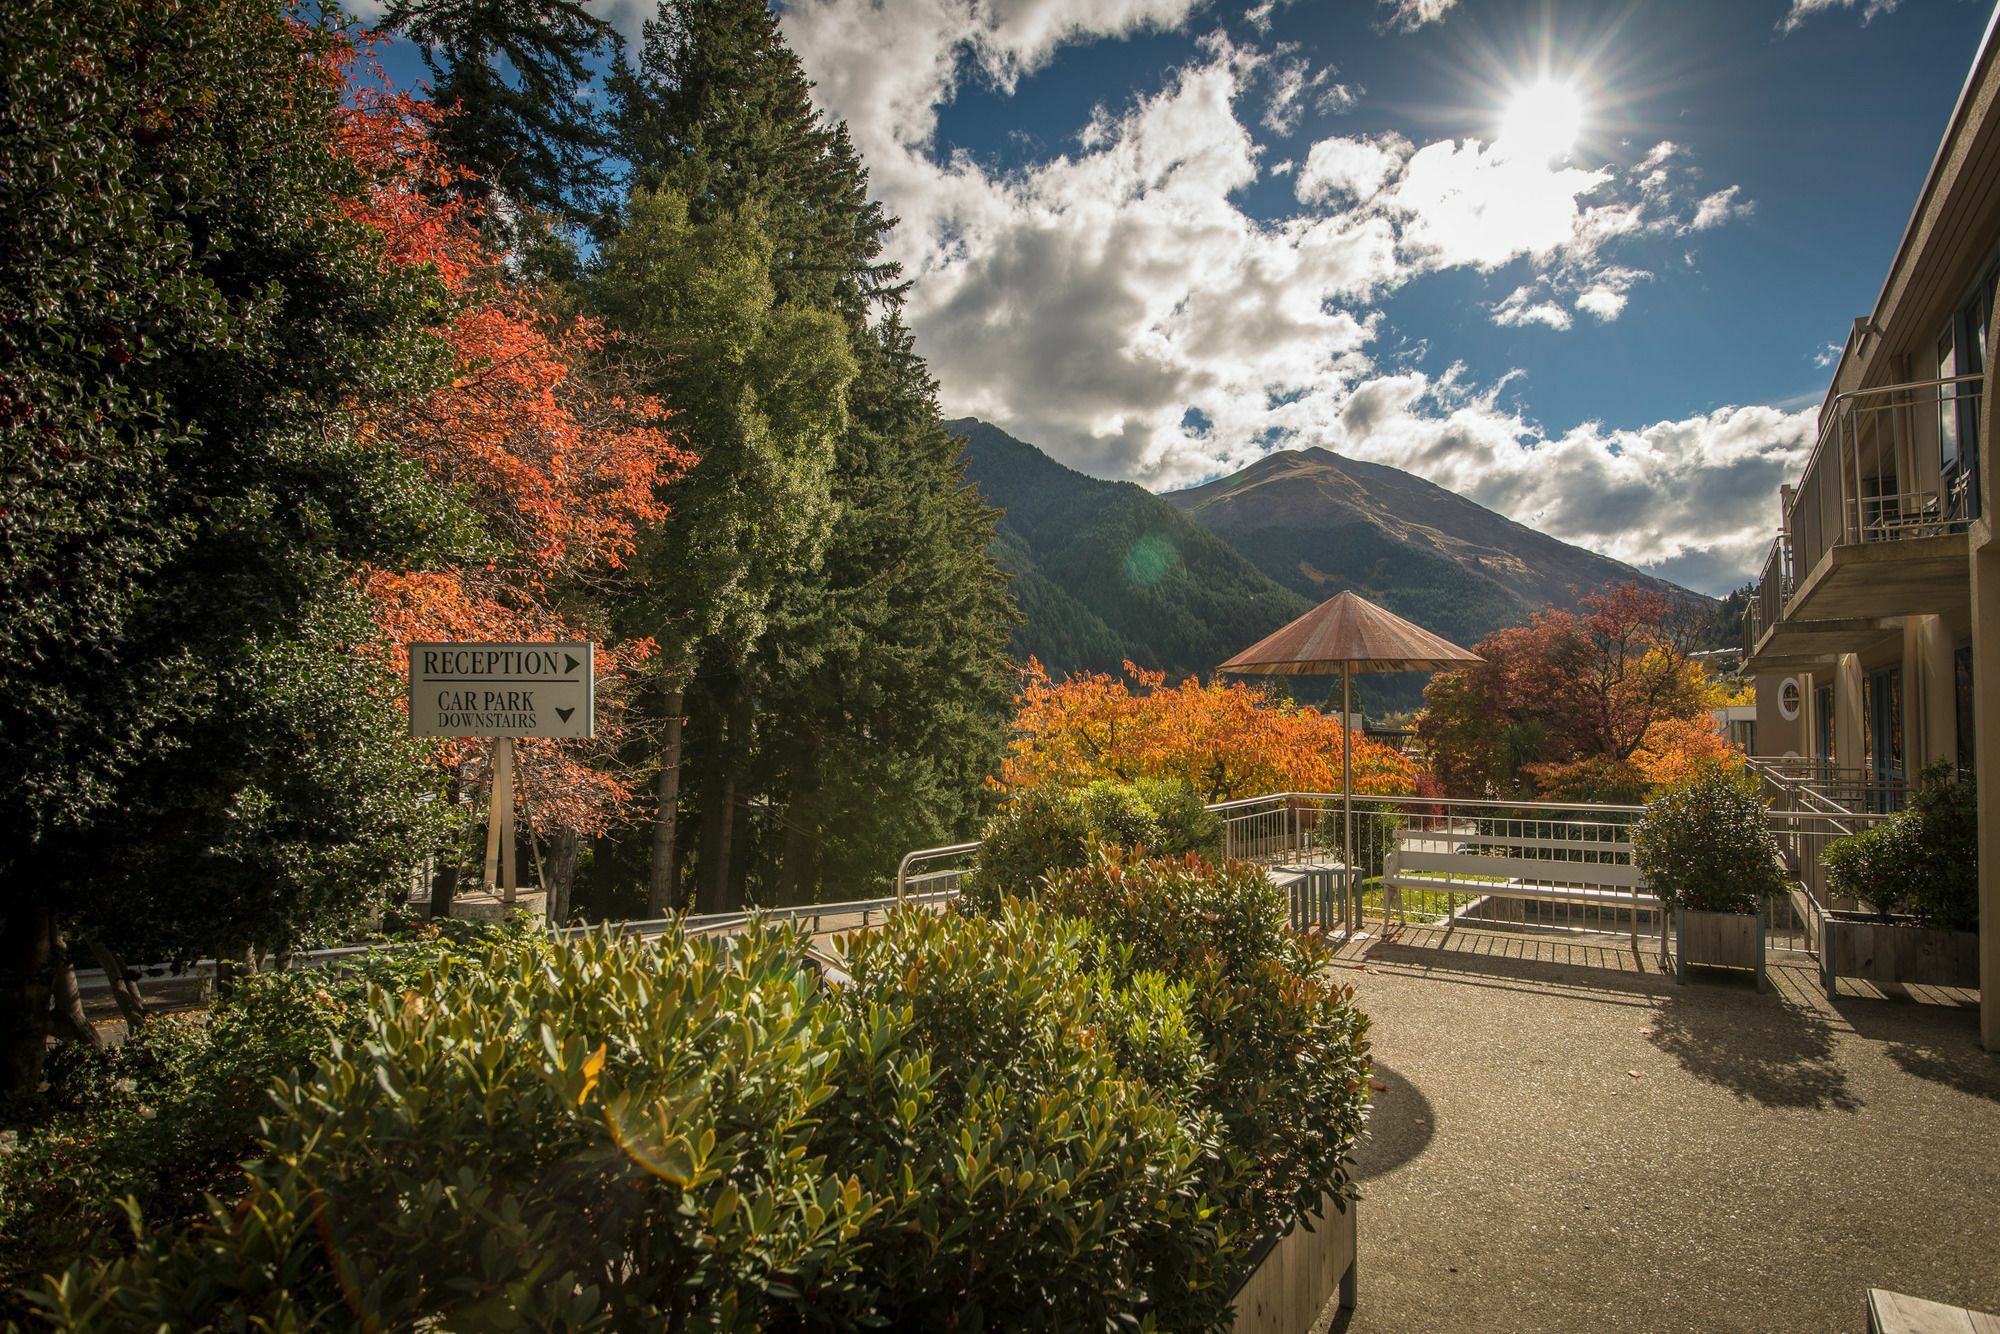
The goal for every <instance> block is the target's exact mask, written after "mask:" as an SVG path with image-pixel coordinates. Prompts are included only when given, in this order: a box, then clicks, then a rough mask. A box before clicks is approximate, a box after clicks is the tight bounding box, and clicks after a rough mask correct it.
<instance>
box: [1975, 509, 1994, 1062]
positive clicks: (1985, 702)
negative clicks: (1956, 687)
mask: <svg viewBox="0 0 2000 1334" xmlns="http://www.w3.org/2000/svg"><path fill="white" fill-rule="evenodd" d="M1972 681H1973V691H1972V697H1973V700H1974V706H1973V711H1972V724H1973V752H1972V753H1973V756H1974V758H1975V765H1976V767H1977V770H1978V783H1979V1040H1980V1043H1981V1044H1982V1045H1983V1046H1984V1047H1985V1048H1986V1050H1988V1051H2000V543H1987V544H1986V545H1985V546H1983V547H1980V548H1978V549H1975V550H1974V552H1973V553H1972Z"/></svg>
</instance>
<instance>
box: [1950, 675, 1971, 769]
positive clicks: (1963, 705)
mask: <svg viewBox="0 0 2000 1334" xmlns="http://www.w3.org/2000/svg"><path fill="white" fill-rule="evenodd" d="M1951 684H1952V695H1953V696H1954V701H1953V702H1954V703H1955V704H1956V705H1957V707H1958V771H1959V772H1960V773H1961V774H1969V773H1971V772H1972V771H1973V768H1974V765H1973V743H1972V738H1973V731H1972V724H1973V712H1972V710H1973V698H1974V696H1973V693H1972V645H1970V644H1966V645H1964V646H1963V647H1961V648H1960V649H1959V650H1958V651H1957V652H1955V653H1953V654H1952V655H1951Z"/></svg>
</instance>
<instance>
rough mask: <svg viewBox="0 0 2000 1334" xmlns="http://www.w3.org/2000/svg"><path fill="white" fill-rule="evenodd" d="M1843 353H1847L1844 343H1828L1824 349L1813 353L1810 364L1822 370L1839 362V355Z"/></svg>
mask: <svg viewBox="0 0 2000 1334" xmlns="http://www.w3.org/2000/svg"><path fill="white" fill-rule="evenodd" d="M1845 351H1847V344H1845V343H1828V344H1827V345H1826V346H1825V347H1823V348H1821V349H1820V350H1819V351H1817V352H1815V353H1813V359H1812V363H1813V365H1815V366H1818V367H1820V368H1821V369H1822V370H1823V369H1825V368H1826V367H1828V366H1831V365H1833V364H1834V363H1835V362H1837V361H1839V360H1840V355H1841V353H1843V352H1845Z"/></svg>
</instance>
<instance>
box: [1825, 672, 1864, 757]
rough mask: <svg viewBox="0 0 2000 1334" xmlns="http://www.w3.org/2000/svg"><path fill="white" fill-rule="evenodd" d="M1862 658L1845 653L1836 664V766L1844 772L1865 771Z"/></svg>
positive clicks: (1834, 754)
mask: <svg viewBox="0 0 2000 1334" xmlns="http://www.w3.org/2000/svg"><path fill="white" fill-rule="evenodd" d="M1864 707H1865V706H1864V705H1863V703H1862V679H1861V655H1860V654H1858V653H1843V654H1841V655H1840V657H1839V658H1837V659H1835V661H1834V664H1833V763H1834V765H1835V766H1836V767H1838V768H1841V769H1866V768H1867V767H1868V748H1867V747H1866V746H1865V745H1863V744H1862V743H1863V741H1864V739H1865V734H1864V733H1863V731H1862V728H1861V711H1862V709H1863V708H1864Z"/></svg>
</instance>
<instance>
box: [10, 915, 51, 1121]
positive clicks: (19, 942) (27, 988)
mask: <svg viewBox="0 0 2000 1334" xmlns="http://www.w3.org/2000/svg"><path fill="white" fill-rule="evenodd" d="M0 1006H4V1007H5V1018H4V1020H0V1042H4V1044H5V1060H4V1061H0V1092H6V1093H32V1092H34V1091H35V1089H37V1088H39V1087H40V1086H41V1082H42V1057H43V1054H44V1053H45V1052H47V1050H48V1045H49V910H48V909H47V908H45V907H41V906H39V905H35V904H22V903H17V904H16V905H15V906H14V907H12V908H10V909H9V910H8V911H7V913H6V915H5V916H4V917H0Z"/></svg>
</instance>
